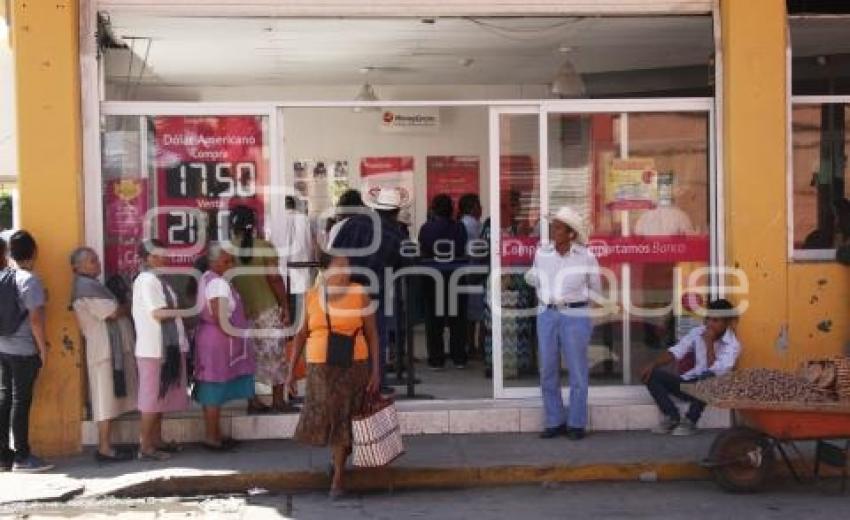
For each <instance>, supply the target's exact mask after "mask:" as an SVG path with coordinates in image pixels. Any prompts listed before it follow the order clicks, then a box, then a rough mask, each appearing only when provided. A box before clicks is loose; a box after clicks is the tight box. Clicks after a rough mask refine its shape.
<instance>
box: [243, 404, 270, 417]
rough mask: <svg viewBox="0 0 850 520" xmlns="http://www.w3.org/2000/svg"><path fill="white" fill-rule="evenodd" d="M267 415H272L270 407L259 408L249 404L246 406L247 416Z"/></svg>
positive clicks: (259, 406) (264, 405)
mask: <svg viewBox="0 0 850 520" xmlns="http://www.w3.org/2000/svg"><path fill="white" fill-rule="evenodd" d="M269 413H272V407H271V406H269V405H267V404H263V405H262V406H261V405H257V404H254V403H251V404H249V405H248V415H265V414H269Z"/></svg>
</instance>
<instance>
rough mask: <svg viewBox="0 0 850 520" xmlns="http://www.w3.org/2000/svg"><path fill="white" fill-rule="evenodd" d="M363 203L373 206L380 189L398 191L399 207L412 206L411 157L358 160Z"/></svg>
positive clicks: (365, 158)
mask: <svg viewBox="0 0 850 520" xmlns="http://www.w3.org/2000/svg"><path fill="white" fill-rule="evenodd" d="M360 177H361V178H360V182H361V188H362V192H363V201H364V202H366V203H367V204H373V203H374V202H375V200H376V199H377V197H378V193H380V191H381V190H382V189H395V190H397V191H398V194H399V198H400V199H401V205H402V206H404V207H411V206H412V204H413V200H414V199H413V157H364V158H362V159H361V160H360Z"/></svg>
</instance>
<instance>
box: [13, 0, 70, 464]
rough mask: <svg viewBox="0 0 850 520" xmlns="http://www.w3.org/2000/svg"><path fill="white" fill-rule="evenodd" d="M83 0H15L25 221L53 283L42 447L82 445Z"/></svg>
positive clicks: (39, 420)
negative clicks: (77, 299)
mask: <svg viewBox="0 0 850 520" xmlns="http://www.w3.org/2000/svg"><path fill="white" fill-rule="evenodd" d="M78 13H79V5H78V2H77V1H75V0H51V1H50V2H43V1H32V0H13V2H12V41H13V45H14V54H15V85H16V89H17V107H18V112H17V121H18V160H19V173H20V180H19V186H20V193H21V221H22V227H23V228H24V229H27V230H29V231H30V232H31V233H33V235H34V236H35V238H36V241H37V242H38V244H39V256H38V260H37V264H36V271H37V272H38V274H39V275H41V277H42V279H43V280H44V282H45V286H46V288H47V291H48V304H47V338H48V342H49V345H50V348H49V354H48V360H47V366H46V368H45V370H44V371H42V373H41V374H40V375H39V378H38V382H37V387H36V395H35V403H34V407H33V415H32V419H31V432H32V433H31V435H32V444H33V447H34V449H35V451H36V452H37V453H39V454H43V455H48V456H49V455H55V454H66V453H73V452H76V451H79V450H80V444H81V442H80V421H81V419H82V390H81V389H82V372H81V364H80V351H81V345H80V341H79V333H78V331H77V328H76V324H75V321H74V317H73V315H72V314H71V313H70V312H69V311H68V299H69V294H70V283H71V275H70V272H69V268H68V261H67V256H68V253H69V252H70V251H71V249H73V248H74V247H75V246H77V245H79V244H81V243H82V241H83V231H82V230H83V212H82V204H81V200H82V193H81V187H82V182H81V181H82V179H81V174H80V171H81V150H82V148H81V121H80V74H79V44H78V26H79V14H78Z"/></svg>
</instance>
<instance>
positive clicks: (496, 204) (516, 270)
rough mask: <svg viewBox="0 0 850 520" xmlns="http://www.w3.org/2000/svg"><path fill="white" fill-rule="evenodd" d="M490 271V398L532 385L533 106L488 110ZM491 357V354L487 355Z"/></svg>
mask: <svg viewBox="0 0 850 520" xmlns="http://www.w3.org/2000/svg"><path fill="white" fill-rule="evenodd" d="M490 172H491V177H490V178H491V179H492V180H491V183H490V208H491V219H490V225H489V226H486V224H485V226H486V227H489V230H490V244H491V251H492V254H491V270H492V276H491V277H490V285H491V287H490V291H489V295H490V298H489V305H488V310H489V313H488V314H487V315H486V316H485V323H486V324H487V327H488V329H489V330H488V332H489V334H488V340H487V341H486V345H485V351H486V353H487V355H488V358H489V359H488V360H489V361H492V367H493V384H494V394H495V396H496V397H508V395H507V393H506V387H513V388H516V387H533V386H535V385H536V384H537V381H538V376H537V369H536V367H537V363H536V353H537V339H536V336H535V328H536V327H535V320H536V318H535V317H536V315H537V310H536V297H535V293H534V289H533V288H532V287H530V286H529V285H528V284H526V283H525V280H524V279H523V274H524V273H525V272H526V271H527V270H528V269H529V268H530V266H531V263H532V261H533V259H534V251H535V248H536V247H537V244H538V243H539V242H540V236H541V226H542V225H543V224H542V222H541V215H542V214H543V210H544V208H543V207H542V204H541V203H542V201H543V199H542V198H541V192H540V187H541V184H540V113H539V108H538V107H500V108H492V109H491V111H490ZM491 354H492V355H491Z"/></svg>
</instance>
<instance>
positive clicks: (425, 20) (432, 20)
mask: <svg viewBox="0 0 850 520" xmlns="http://www.w3.org/2000/svg"><path fill="white" fill-rule="evenodd" d="M419 21H420V22H422V23H426V24H428V25H434V24H435V23H437V19H436V18H421V19H420V20H419Z"/></svg>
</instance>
